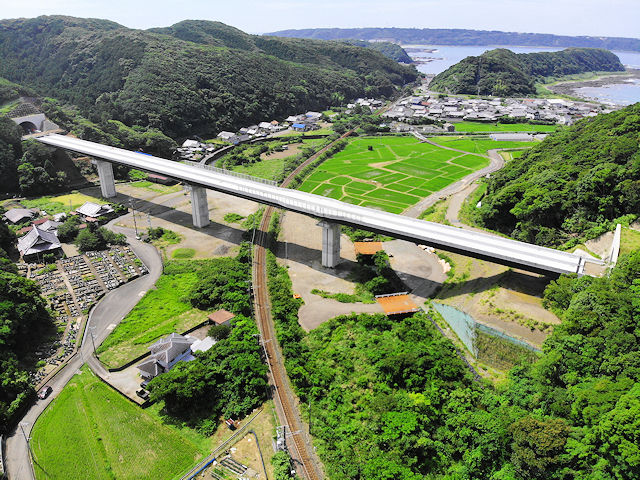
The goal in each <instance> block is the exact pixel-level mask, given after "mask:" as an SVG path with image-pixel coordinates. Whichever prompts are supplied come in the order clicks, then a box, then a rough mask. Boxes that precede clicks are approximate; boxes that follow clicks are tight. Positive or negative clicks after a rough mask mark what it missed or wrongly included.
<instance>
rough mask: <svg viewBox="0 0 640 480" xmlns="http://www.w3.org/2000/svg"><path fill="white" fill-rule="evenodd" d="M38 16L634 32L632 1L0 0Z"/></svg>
mask: <svg viewBox="0 0 640 480" xmlns="http://www.w3.org/2000/svg"><path fill="white" fill-rule="evenodd" d="M39 15H71V16H76V17H94V18H105V19H109V20H113V21H115V22H118V23H120V24H122V25H125V26H127V27H130V28H150V27H165V26H169V25H172V24H174V23H176V22H179V21H180V20H186V19H198V20H217V21H221V22H223V23H226V24H228V25H232V26H234V27H237V28H239V29H241V30H244V31H245V32H248V33H265V32H273V31H277V30H284V29H290V28H314V27H342V28H349V27H409V28H469V29H476V30H502V31H509V32H530V33H555V34H560V35H591V36H619V37H634V38H639V37H640V28H638V20H640V0H386V1H382V0H342V1H336V0H260V1H257V0H241V1H230V0H209V1H207V0H182V1H176V0H109V1H105V0H46V1H45V0H29V1H23V2H19V1H15V0H0V17H1V18H18V17H37V16H39Z"/></svg>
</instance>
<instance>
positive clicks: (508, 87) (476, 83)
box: [429, 48, 624, 97]
mask: <svg viewBox="0 0 640 480" xmlns="http://www.w3.org/2000/svg"><path fill="white" fill-rule="evenodd" d="M597 71H606V72H620V71H624V67H623V65H622V63H620V60H619V59H618V57H617V56H616V55H615V54H613V53H611V52H609V51H607V50H601V49H590V48H568V49H566V50H562V51H560V52H541V53H513V52H512V51H511V50H507V49H504V48H499V49H495V50H490V51H488V52H485V53H483V54H482V55H480V56H478V57H467V58H465V59H463V60H461V61H460V62H458V63H456V64H455V65H453V66H451V67H449V68H448V69H447V70H445V71H444V72H442V73H439V74H438V75H436V76H435V78H434V79H433V81H432V82H431V83H430V84H429V86H430V88H432V89H433V90H436V91H441V92H447V93H464V94H472V95H496V96H501V97H509V96H518V95H532V94H535V93H536V89H535V86H534V82H535V81H536V80H537V79H540V78H543V77H550V76H562V75H571V74H575V73H584V72H597Z"/></svg>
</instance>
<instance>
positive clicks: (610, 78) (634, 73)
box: [545, 69, 640, 101]
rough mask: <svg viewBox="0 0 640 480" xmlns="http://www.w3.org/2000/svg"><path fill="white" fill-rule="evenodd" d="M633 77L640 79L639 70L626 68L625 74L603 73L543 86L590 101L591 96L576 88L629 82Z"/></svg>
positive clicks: (558, 92)
mask: <svg viewBox="0 0 640 480" xmlns="http://www.w3.org/2000/svg"><path fill="white" fill-rule="evenodd" d="M634 78H635V79H639V80H640V70H634V69H627V71H626V74H622V75H603V76H601V77H598V78H594V79H590V80H570V81H567V82H560V83H557V84H555V85H545V88H547V89H548V90H550V91H551V92H553V93H555V94H557V95H568V96H572V97H579V98H584V99H585V100H590V101H592V99H591V98H589V97H587V96H585V95H581V94H580V92H578V91H577V89H579V88H583V87H604V86H607V85H616V84H626V83H629V82H628V81H629V79H634Z"/></svg>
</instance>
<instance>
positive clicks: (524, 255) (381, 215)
mask: <svg viewBox="0 0 640 480" xmlns="http://www.w3.org/2000/svg"><path fill="white" fill-rule="evenodd" d="M36 140H38V141H39V142H42V143H45V144H47V145H52V146H55V147H59V148H63V149H66V150H71V151H74V152H78V153H82V154H85V155H90V156H93V157H96V158H100V159H103V160H107V161H110V162H113V163H118V164H122V165H127V166H129V167H133V168H137V169H140V170H146V171H149V172H153V173H158V174H161V175H165V176H169V177H173V178H176V179H178V180H181V181H184V182H187V183H189V184H193V185H198V186H202V187H205V188H209V189H212V190H217V191H220V192H224V193H228V194H231V195H236V196H240V197H243V198H247V199H250V200H254V201H256V202H259V203H264V204H268V205H273V206H276V207H280V208H284V209H287V210H292V211H296V212H299V213H303V214H306V215H311V216H314V217H319V218H322V219H325V220H329V221H333V222H335V223H341V224H347V225H352V226H355V227H358V228H363V229H365V230H371V231H374V232H379V233H383V234H385V235H389V236H391V237H396V238H403V239H407V240H411V241H415V242H418V243H424V244H427V245H432V246H434V247H438V248H443V249H447V250H451V251H454V252H459V253H463V254H465V255H468V256H471V257H477V258H483V259H488V260H490V261H493V262H496V263H501V264H505V265H509V266H516V267H520V268H524V269H528V270H531V271H536V272H542V273H550V272H553V273H579V274H582V273H585V272H584V266H585V264H586V263H594V264H598V265H602V264H603V262H601V261H599V260H596V259H593V258H591V257H581V256H578V255H576V254H573V253H569V252H562V251H559V250H554V249H551V248H546V247H540V246H537V245H532V244H528V243H524V242H519V241H516V240H511V239H508V238H502V237H498V236H495V235H490V234H485V233H480V232H474V231H468V230H463V229H459V228H455V227H451V226H447V225H441V224H438V223H433V222H427V221H424V220H418V219H414V218H410V217H405V216H403V215H397V214H393V213H387V212H382V211H379V210H375V209H372V208H366V207H361V206H358V205H351V204H348V203H344V202H341V201H339V200H334V199H331V198H326V197H322V196H320V195H314V194H312V193H306V192H300V191H298V190H290V189H286V188H281V187H276V186H272V185H266V184H264V183H259V182H255V181H251V180H247V179H243V178H237V177H233V176H230V175H225V174H223V173H218V172H214V171H211V170H207V169H203V168H199V167H195V166H189V165H185V164H182V163H177V162H174V161H171V160H165V159H162V158H158V157H153V156H149V155H142V154H140V153H136V152H131V151H128V150H123V149H119V148H115V147H109V146H106V145H101V144H98V143H94V142H88V141H86V140H80V139H77V138H73V137H68V136H62V135H58V134H52V135H45V136H41V137H38V138H37V139H36Z"/></svg>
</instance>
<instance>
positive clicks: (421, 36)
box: [267, 28, 640, 52]
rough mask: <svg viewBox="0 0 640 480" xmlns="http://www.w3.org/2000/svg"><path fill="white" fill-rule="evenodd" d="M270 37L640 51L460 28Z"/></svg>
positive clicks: (623, 43) (629, 44)
mask: <svg viewBox="0 0 640 480" xmlns="http://www.w3.org/2000/svg"><path fill="white" fill-rule="evenodd" d="M267 35H277V36H279V37H297V38H317V39H322V40H340V39H346V38H358V39H361V40H369V41H371V40H384V41H389V42H398V43H401V44H403V45H407V44H413V45H503V46H509V45H512V46H519V47H522V46H532V47H543V46H544V47H590V48H607V49H609V50H630V51H635V52H640V39H637V38H625V37H586V36H583V37H570V36H566V35H551V34H546V33H517V32H498V31H486V30H465V29H456V28H307V29H299V30H281V31H279V32H273V33H269V34H267Z"/></svg>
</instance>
